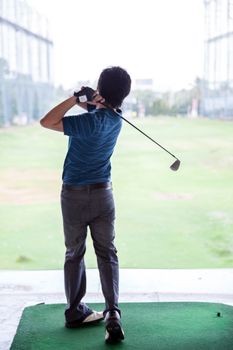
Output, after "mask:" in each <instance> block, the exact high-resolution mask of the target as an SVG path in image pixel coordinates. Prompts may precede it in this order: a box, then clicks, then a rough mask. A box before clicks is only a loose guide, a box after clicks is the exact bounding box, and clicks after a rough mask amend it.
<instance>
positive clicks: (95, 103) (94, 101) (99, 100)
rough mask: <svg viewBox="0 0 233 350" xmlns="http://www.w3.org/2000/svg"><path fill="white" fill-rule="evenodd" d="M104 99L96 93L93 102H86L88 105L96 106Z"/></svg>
mask: <svg viewBox="0 0 233 350" xmlns="http://www.w3.org/2000/svg"><path fill="white" fill-rule="evenodd" d="M104 102H105V99H104V98H103V97H102V96H101V95H99V94H98V92H97V91H96V93H95V94H94V97H93V100H92V101H91V102H89V101H88V102H87V103H88V104H91V105H97V103H104Z"/></svg>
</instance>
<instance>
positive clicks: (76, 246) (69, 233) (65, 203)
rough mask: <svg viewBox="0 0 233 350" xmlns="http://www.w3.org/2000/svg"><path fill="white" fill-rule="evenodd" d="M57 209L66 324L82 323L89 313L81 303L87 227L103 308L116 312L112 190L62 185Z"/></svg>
mask: <svg viewBox="0 0 233 350" xmlns="http://www.w3.org/2000/svg"><path fill="white" fill-rule="evenodd" d="M61 208H62V216H63V228H64V236H65V246H66V254H65V264H64V278H65V293H66V298H67V306H66V310H65V318H66V321H68V322H69V321H76V320H77V321H82V320H83V319H85V318H86V317H87V316H88V315H89V314H91V312H92V310H90V309H89V307H88V306H87V305H86V304H84V303H82V302H81V300H82V298H83V297H84V295H85V293H86V271H85V263H84V254H85V251H86V237H87V228H88V226H89V228H90V233H91V237H92V240H93V245H94V249H95V254H96V256H97V263H98V269H99V275H100V281H101V286H102V291H103V295H104V298H105V305H106V308H105V310H104V313H106V312H107V311H109V310H118V311H119V312H120V310H119V308H118V294H119V292H118V288H119V266H118V258H117V250H116V248H115V245H114V238H115V231H114V220H115V205H114V199H113V193H112V189H105V188H100V189H90V188H85V189H80V188H79V187H74V186H70V187H69V186H67V185H63V186H62V191H61Z"/></svg>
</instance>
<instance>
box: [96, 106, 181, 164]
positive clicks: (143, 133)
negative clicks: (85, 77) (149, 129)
mask: <svg viewBox="0 0 233 350" xmlns="http://www.w3.org/2000/svg"><path fill="white" fill-rule="evenodd" d="M102 104H103V105H104V106H105V107H107V108H110V109H111V110H113V111H114V112H115V113H117V115H118V116H119V117H120V118H121V119H123V120H124V121H125V122H127V123H128V124H129V125H131V126H132V127H133V128H134V129H136V130H137V131H139V132H140V133H141V134H142V135H144V136H146V137H147V138H148V139H149V140H151V141H152V142H154V143H155V144H156V145H157V146H159V147H160V148H162V149H163V150H164V151H166V152H167V153H169V154H170V155H171V156H172V157H173V158H175V159H177V160H178V158H177V157H176V156H175V155H174V154H172V153H171V152H170V151H168V150H167V149H166V148H165V147H163V146H162V145H160V144H159V143H158V142H156V141H155V140H154V139H152V137H150V136H149V135H147V134H146V133H145V132H144V131H142V130H140V129H139V128H138V127H137V126H136V125H134V124H133V123H131V122H130V121H129V120H128V119H126V118H124V117H123V116H122V115H121V114H120V113H118V112H116V111H115V110H114V109H113V108H112V107H110V106H109V105H108V104H107V103H106V102H102Z"/></svg>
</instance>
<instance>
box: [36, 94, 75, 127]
mask: <svg viewBox="0 0 233 350" xmlns="http://www.w3.org/2000/svg"><path fill="white" fill-rule="evenodd" d="M75 105H76V97H75V96H72V97H70V98H68V99H67V100H65V101H63V102H62V103H60V104H59V105H57V106H56V107H54V108H53V109H51V111H49V112H48V113H47V114H46V115H45V116H44V118H42V119H41V120H40V124H41V125H42V126H43V127H44V128H47V129H51V130H55V131H63V123H62V118H63V117H64V115H65V114H66V112H67V111H68V110H69V109H71V108H72V107H74V106H75Z"/></svg>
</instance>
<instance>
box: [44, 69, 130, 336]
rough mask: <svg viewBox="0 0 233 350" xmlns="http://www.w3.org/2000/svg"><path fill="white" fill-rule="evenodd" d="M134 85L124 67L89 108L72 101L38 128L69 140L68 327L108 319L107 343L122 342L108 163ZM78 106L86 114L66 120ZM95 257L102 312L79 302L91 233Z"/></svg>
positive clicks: (112, 73) (107, 73) (106, 74)
mask: <svg viewBox="0 0 233 350" xmlns="http://www.w3.org/2000/svg"><path fill="white" fill-rule="evenodd" d="M130 88H131V79H130V76H129V74H128V73H127V72H126V71H125V70H124V69H122V68H120V67H110V68H107V69H105V70H103V71H102V73H101V75H100V77H99V80H98V86H97V90H96V92H95V93H94V94H93V99H92V101H91V102H79V100H78V99H77V98H76V96H72V97H70V98H68V99H67V100H65V101H64V102H62V103H61V104H59V105H58V106H56V107H54V108H53V109H52V110H51V111H50V112H48V113H47V114H46V115H45V117H44V118H43V119H41V121H40V123H41V125H42V126H44V127H45V128H48V129H52V130H55V131H61V132H64V134H65V135H67V136H69V146H68V152H67V155H66V158H65V162H64V168H63V176H62V179H63V185H62V192H61V207H62V216H63V226H64V236H65V245H66V255H65V265H64V278H65V292H66V298H67V306H66V310H65V319H66V324H65V325H66V327H68V328H74V327H79V326H81V325H84V324H89V323H94V322H98V321H100V320H102V319H105V326H106V335H105V340H106V341H107V342H108V343H112V342H116V341H120V340H122V339H124V332H123V329H122V326H121V311H120V309H119V306H118V287H119V265H118V258H117V251H116V248H115V245H114V238H115V233H114V219H115V207H114V199H113V194H112V184H111V163H110V158H111V156H112V153H113V151H114V147H115V145H116V141H117V138H118V135H119V133H120V130H121V126H122V119H121V118H120V114H119V113H121V111H120V110H119V107H121V104H122V102H123V100H124V98H125V97H126V96H127V95H128V94H129V92H130ZM76 103H78V105H79V106H81V107H82V108H84V109H86V110H87V112H86V113H83V114H80V115H72V116H67V117H64V115H65V114H66V112H67V111H68V110H69V109H71V108H72V107H73V106H75V105H76ZM88 226H89V228H90V233H91V237H92V239H93V245H94V249H95V253H96V256H97V263H98V269H99V274H100V281H101V286H102V291H103V295H104V298H105V305H106V307H105V310H104V312H97V311H94V310H91V309H90V308H89V307H88V306H87V305H86V304H85V303H83V302H82V301H81V300H82V298H83V297H84V295H85V293H86V272H85V264H84V254H85V249H86V245H85V243H86V236H87V227H88Z"/></svg>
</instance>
